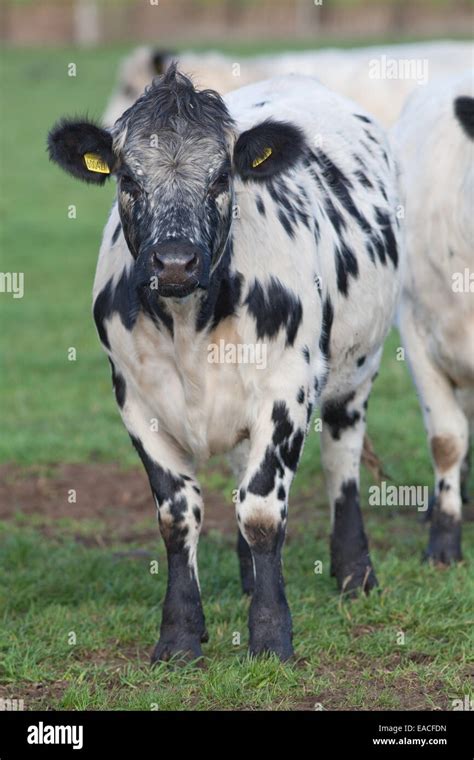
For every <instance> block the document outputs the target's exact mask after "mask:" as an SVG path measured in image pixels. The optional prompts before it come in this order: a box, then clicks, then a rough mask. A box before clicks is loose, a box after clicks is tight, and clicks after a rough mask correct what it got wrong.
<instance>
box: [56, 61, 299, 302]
mask: <svg viewBox="0 0 474 760" xmlns="http://www.w3.org/2000/svg"><path fill="white" fill-rule="evenodd" d="M301 140H302V137H301V134H300V133H299V132H298V130H296V128H294V127H291V126H290V125H285V124H278V123H277V122H270V121H267V122H263V123H262V124H260V125H258V126H256V127H254V128H252V129H250V130H248V131H246V132H243V133H242V134H241V135H240V137H239V138H238V139H237V140H236V134H235V125H234V123H233V121H232V119H231V117H230V115H229V113H228V111H227V108H226V106H225V104H224V102H223V100H222V99H221V97H220V96H219V95H218V94H217V93H216V92H214V91H212V90H204V91H197V90H196V89H195V88H194V86H193V84H192V82H191V81H190V80H189V79H188V78H187V77H186V76H184V75H183V74H181V73H180V72H178V71H177V70H176V66H175V65H172V66H171V67H170V68H169V69H168V71H167V72H166V74H165V75H164V76H162V77H160V78H158V79H156V80H155V81H154V82H153V84H152V85H151V86H150V88H149V89H148V90H147V91H146V92H145V94H144V95H143V96H142V97H141V98H140V99H139V100H138V101H137V102H136V103H135V104H134V105H133V106H132V107H131V108H130V109H129V110H128V111H126V112H125V113H124V114H123V116H122V117H121V118H120V119H119V120H118V121H117V122H116V123H115V125H114V127H113V128H112V129H111V130H110V131H108V130H106V129H103V128H101V127H99V126H97V125H95V124H93V123H91V122H90V121H71V120H62V121H60V122H59V123H58V124H57V125H55V127H54V128H53V129H52V130H51V132H50V134H49V138H48V146H49V153H50V157H51V159H52V160H53V161H55V162H56V163H58V164H59V165H60V166H61V167H62V168H63V169H65V170H66V171H67V172H69V173H70V174H72V175H73V176H75V177H77V178H79V179H82V180H84V181H86V182H90V183H96V184H103V183H104V182H105V180H106V179H107V178H108V177H109V176H111V175H114V176H115V177H116V179H117V199H118V208H119V213H120V218H121V221H122V227H123V232H124V236H125V239H126V242H127V245H128V248H129V249H130V252H131V254H132V256H133V257H134V259H135V262H136V263H135V272H136V282H137V286H139V287H147V286H149V287H152V283H153V284H154V287H155V289H156V290H157V292H158V295H159V296H164V297H167V296H172V297H177V298H180V297H184V296H187V295H189V294H190V293H192V292H193V291H194V290H196V289H197V288H207V287H208V285H209V280H210V277H211V276H212V273H213V272H214V271H215V269H216V267H217V266H218V264H219V261H220V260H221V257H222V256H223V253H224V251H225V249H226V242H227V240H228V236H229V231H230V227H231V222H232V206H233V186H234V180H235V176H236V175H239V176H240V177H241V179H242V180H244V181H249V180H250V181H265V180H267V179H268V178H270V177H271V176H273V174H274V173H276V172H279V171H281V170H282V169H284V168H285V167H286V166H287V165H291V163H292V160H293V159H292V157H293V156H294V152H295V150H298V147H299V144H300V143H301ZM295 143H296V144H295Z"/></svg>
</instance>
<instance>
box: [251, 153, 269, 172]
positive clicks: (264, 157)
mask: <svg viewBox="0 0 474 760" xmlns="http://www.w3.org/2000/svg"><path fill="white" fill-rule="evenodd" d="M272 153H273V151H272V149H271V148H264V149H263V153H262V155H261V156H257V158H254V160H253V161H252V169H256V168H257V166H260V164H263V162H264V161H266V160H267V158H270V156H271V155H272Z"/></svg>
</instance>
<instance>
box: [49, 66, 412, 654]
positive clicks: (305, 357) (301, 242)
mask: <svg viewBox="0 0 474 760" xmlns="http://www.w3.org/2000/svg"><path fill="white" fill-rule="evenodd" d="M49 150H50V155H51V158H52V159H53V160H54V161H56V162H57V163H58V164H60V165H61V166H62V167H63V168H64V169H65V170H66V171H68V172H70V173H71V174H73V175H74V176H76V177H78V178H80V179H83V180H85V181H87V182H98V183H99V184H101V183H102V182H103V181H104V179H105V178H106V176H107V175H106V174H103V173H99V172H100V171H107V167H109V168H110V171H111V172H112V173H113V174H114V175H115V176H116V178H117V202H116V203H115V204H114V206H113V209H112V213H111V216H110V218H109V221H108V223H107V226H106V228H105V232H104V238H103V242H102V247H101V251H100V256H99V262H98V267H97V273H96V279H95V284H94V317H95V321H96V324H97V328H98V332H99V336H100V340H101V342H102V345H103V347H104V349H105V351H106V353H107V354H108V357H109V359H110V363H111V365H112V376H113V383H114V387H115V393H116V397H117V403H118V405H119V407H120V411H121V415H122V418H123V421H124V423H125V426H126V428H127V430H128V432H129V434H130V436H131V438H132V441H133V444H134V446H135V448H136V449H137V451H138V453H139V455H140V457H141V459H142V461H143V464H144V466H145V469H146V471H147V473H148V477H149V480H150V484H151V489H152V492H153V495H154V498H155V502H156V506H157V508H158V520H159V525H160V530H161V534H162V536H163V538H164V541H165V544H166V549H167V556H168V586H167V592H166V598H165V601H164V608H163V616H162V622H161V634H160V639H159V642H158V644H157V646H156V648H155V650H154V654H153V659H154V660H163V659H168V658H170V657H171V656H172V655H174V654H177V653H179V652H181V653H186V654H188V655H189V654H190V655H191V656H193V657H197V656H199V655H201V642H202V641H206V640H207V632H206V627H205V622H204V615H203V610H202V606H201V598H200V589H199V582H198V573H197V563H196V551H197V544H198V537H199V531H200V528H201V525H202V519H203V503H202V498H201V490H200V488H199V485H198V482H197V479H196V465H197V464H199V462H200V461H202V460H205V459H207V458H208V457H209V456H210V455H213V454H218V453H221V452H230V451H233V452H234V463H235V467H236V470H237V471H238V473H239V499H238V503H237V506H236V512H237V521H238V526H239V529H240V535H241V538H240V542H239V551H240V558H241V571H242V577H243V581H244V587H245V589H246V590H249V591H252V601H251V605H250V613H249V630H250V651H251V653H253V654H258V653H262V652H275V653H277V655H279V657H280V658H282V659H286V658H288V657H290V656H291V654H292V652H293V647H292V627H291V616H290V611H289V608H288V604H287V601H286V597H285V591H284V583H283V576H282V569H281V550H282V546H283V542H284V537H285V531H286V524H287V510H288V495H289V491H290V485H291V482H292V480H293V477H294V474H295V471H296V468H297V465H298V460H299V457H300V454H301V450H302V447H303V442H304V438H305V434H306V430H307V427H308V424H309V420H310V417H311V413H312V410H313V407H314V405H315V403H319V404H320V405H321V409H322V412H321V414H322V419H323V432H322V444H323V463H324V470H325V474H326V477H327V485H328V491H329V498H330V502H331V507H332V536H331V562H332V567H331V570H332V574H333V575H334V576H335V577H336V579H337V582H338V584H339V587H340V588H341V589H342V590H344V591H347V592H355V591H356V590H357V589H359V588H363V589H364V590H365V591H368V590H369V589H370V588H371V587H373V586H374V585H375V584H376V578H375V575H374V571H373V569H372V565H371V561H370V557H369V551H368V543H367V538H366V535H365V532H364V528H363V523H362V517H361V512H360V507H359V462H360V456H361V447H362V441H363V437H364V428H365V410H366V407H367V401H368V397H369V393H370V389H371V385H372V380H373V378H374V375H375V374H376V372H377V368H378V365H379V361H380V356H381V351H382V344H383V340H384V337H385V335H386V333H387V331H388V329H389V327H390V324H391V322H392V317H393V311H394V306H395V302H396V298H397V293H398V274H397V273H398V263H399V255H400V234H399V231H398V226H397V223H396V220H395V213H394V212H395V208H396V204H397V191H396V172H395V168H394V162H393V160H392V157H391V154H390V151H389V148H388V146H387V143H386V140H385V137H384V135H383V133H382V132H381V130H380V129H379V128H378V127H377V125H375V124H374V123H373V122H372V121H371V120H370V118H369V117H368V116H366V115H365V114H364V113H361V112H360V110H358V109H357V107H355V106H354V105H353V104H352V103H351V102H349V101H346V100H345V99H343V98H341V97H340V96H338V95H335V94H333V93H331V92H330V91H328V90H327V89H326V88H325V87H323V86H322V85H320V84H319V83H318V82H317V81H315V80H313V79H311V78H306V77H301V76H288V77H281V78H276V79H274V80H269V81H266V82H262V83H259V84H256V85H250V86H248V87H245V88H243V89H241V90H237V91H235V92H233V93H231V94H230V95H228V96H226V98H225V101H224V100H222V99H221V97H220V96H219V95H218V94H217V93H216V92H214V91H210V90H206V91H201V92H199V91H197V90H196V89H195V88H194V87H193V85H192V83H191V81H190V80H189V79H188V78H187V77H185V76H184V75H182V74H181V73H179V72H178V71H177V70H176V68H175V67H171V69H170V70H169V71H168V72H167V73H166V74H165V75H164V76H163V77H160V78H158V79H156V80H155V82H154V84H153V85H152V86H151V87H150V88H149V89H148V90H147V92H146V93H145V94H144V95H143V97H142V98H140V100H138V102H136V103H135V104H134V105H133V106H132V108H130V109H129V110H128V111H127V112H126V113H125V114H124V115H123V117H122V118H121V119H120V120H119V121H118V122H117V123H116V124H115V126H114V128H113V130H112V131H111V132H109V131H106V130H104V129H102V128H100V127H98V126H96V125H94V124H92V123H90V122H87V121H70V120H63V121H61V122H59V123H58V124H57V125H56V126H55V127H54V128H53V130H52V131H51V133H50V136H49ZM91 154H92V158H91ZM84 156H86V159H85V158H84ZM86 161H87V163H86ZM88 166H89V167H91V168H88ZM220 345H223V346H225V347H226V348H228V347H229V346H231V347H234V349H236V351H237V349H239V348H241V347H244V348H245V347H249V346H250V347H252V346H253V347H256V348H258V347H260V348H261V349H265V352H264V355H265V361H264V362H263V363H262V362H254V363H252V362H249V361H247V362H244V361H233V362H228V361H226V360H221V361H213V360H211V357H212V355H213V351H214V348H215V346H220ZM237 355H238V354H237ZM263 365H264V366H263Z"/></svg>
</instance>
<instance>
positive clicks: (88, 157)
mask: <svg viewBox="0 0 474 760" xmlns="http://www.w3.org/2000/svg"><path fill="white" fill-rule="evenodd" d="M84 161H85V162H86V166H87V168H88V169H89V171H90V172H97V173H98V174H110V169H109V167H108V166H107V164H106V163H105V161H103V160H102V158H101V157H100V156H98V155H97V153H84Z"/></svg>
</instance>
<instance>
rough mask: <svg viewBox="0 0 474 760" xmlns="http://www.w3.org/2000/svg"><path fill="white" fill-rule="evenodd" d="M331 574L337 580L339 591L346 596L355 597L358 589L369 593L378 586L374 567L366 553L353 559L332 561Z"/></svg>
mask: <svg viewBox="0 0 474 760" xmlns="http://www.w3.org/2000/svg"><path fill="white" fill-rule="evenodd" d="M333 568H334V572H333V575H334V576H335V577H336V580H337V587H338V589H339V591H340V592H341V593H343V594H347V596H351V597H355V596H357V594H358V592H359V591H363V592H364V593H365V594H369V593H370V592H371V591H372V589H374V588H375V587H376V586H378V585H379V584H378V581H377V578H376V576H375V572H374V568H373V567H372V562H371V560H370V557H369V555H368V554H366V555H365V556H364V557H362V558H359V559H357V560H354V561H352V562H351V561H347V560H346V561H342V562H339V563H336V562H334V561H333Z"/></svg>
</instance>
